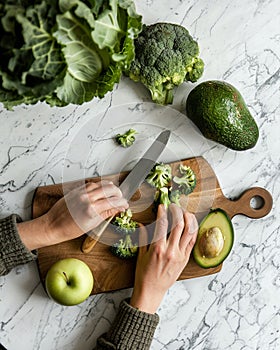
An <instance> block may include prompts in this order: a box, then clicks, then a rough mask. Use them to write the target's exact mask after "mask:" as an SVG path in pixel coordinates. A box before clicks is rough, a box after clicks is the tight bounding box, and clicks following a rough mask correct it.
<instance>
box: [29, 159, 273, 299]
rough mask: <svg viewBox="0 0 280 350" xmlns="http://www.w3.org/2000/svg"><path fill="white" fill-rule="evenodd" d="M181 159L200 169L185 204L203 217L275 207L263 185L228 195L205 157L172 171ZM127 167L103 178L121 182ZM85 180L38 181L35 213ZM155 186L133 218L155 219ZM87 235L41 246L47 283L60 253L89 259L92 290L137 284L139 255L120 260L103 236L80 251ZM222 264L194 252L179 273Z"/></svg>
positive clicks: (136, 202) (135, 202)
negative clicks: (202, 263)
mask: <svg viewBox="0 0 280 350" xmlns="http://www.w3.org/2000/svg"><path fill="white" fill-rule="evenodd" d="M180 163H183V164H185V165H189V166H190V167H191V168H192V169H193V171H194V172H195V174H196V177H197V185H196V188H195V190H194V192H193V193H191V194H190V195H188V196H183V197H182V200H181V204H182V207H183V208H186V209H187V210H189V211H190V212H193V213H194V214H195V215H196V217H197V219H198V221H200V220H201V219H202V218H203V216H204V215H206V214H207V213H208V212H209V210H210V208H222V209H224V210H225V211H226V212H227V213H228V215H229V217H231V218H232V217H234V216H235V215H237V214H242V215H246V216H248V217H250V218H254V219H257V218H261V217H263V216H265V215H267V214H268V213H269V212H270V210H271V208H272V197H271V195H270V193H269V192H268V191H267V190H265V189H263V188H260V187H253V188H250V189H249V190H246V191H245V192H243V193H242V194H241V196H240V197H239V198H237V199H234V200H232V199H228V198H226V197H225V196H224V194H223V192H222V190H221V187H220V185H219V182H218V179H217V177H216V175H215V173H214V171H213V169H212V168H211V166H210V165H209V164H208V162H207V161H206V160H205V159H204V158H203V157H195V158H189V159H184V160H181V161H177V162H172V163H170V165H171V167H172V173H173V175H174V174H175V173H176V171H177V170H178V166H179V164H180ZM126 175H127V173H122V174H115V175H108V176H102V180H105V179H106V180H111V181H113V182H114V183H115V184H119V183H121V181H122V180H123V179H124V178H125V176H126ZM99 180H100V178H99V177H96V178H89V179H86V180H85V181H86V182H88V181H99ZM80 184H81V181H73V182H67V183H64V184H63V185H62V184H55V185H49V186H42V187H38V188H37V189H36V191H35V193H34V197H33V203H32V216H33V218H36V217H38V216H40V215H42V214H44V213H46V212H47V211H48V210H49V209H50V208H51V207H52V205H53V204H54V203H55V202H56V201H57V200H59V199H60V198H61V197H62V196H63V194H64V195H65V194H66V193H67V192H68V191H70V190H71V189H73V188H75V187H76V186H78V185H80ZM153 196H154V190H153V189H152V187H151V186H149V185H148V184H147V183H144V184H142V185H141V186H140V188H139V190H138V191H137V192H136V193H135V195H134V196H133V198H132V199H131V201H130V208H131V209H132V212H133V213H134V216H133V219H134V220H136V221H138V222H141V223H143V224H144V225H147V224H150V223H152V222H154V221H155V214H154V211H153V206H152V204H151V205H149V206H147V203H152V202H153ZM255 197H257V198H258V199H259V200H260V201H261V205H260V206H259V207H258V208H253V207H252V205H251V202H252V199H253V198H255ZM104 234H106V239H108V240H107V242H109V243H110V242H114V241H116V233H115V232H113V230H111V229H110V228H108V229H107V230H106V231H105V232H104V233H103V235H104ZM85 237H86V236H85V235H84V236H82V237H80V238H77V239H74V240H71V241H68V242H64V243H60V244H57V245H53V246H49V247H45V248H41V249H39V252H38V268H39V273H40V278H41V281H42V283H44V280H45V276H46V273H47V271H48V269H49V268H50V266H51V265H52V264H53V263H54V262H56V261H57V260H59V259H62V258H69V257H74V258H78V259H81V260H83V261H85V262H86V263H87V264H88V265H89V267H90V268H91V270H92V273H93V276H94V279H95V283H94V288H93V290H92V294H97V293H102V292H109V291H113V290H119V289H124V288H129V287H132V286H133V281H134V269H135V261H134V260H128V261H126V260H121V259H119V258H117V257H115V256H113V255H112V254H111V252H110V250H109V245H108V244H104V243H101V242H98V243H97V244H96V246H95V247H94V249H93V250H92V251H91V252H90V253H88V254H84V253H83V252H82V251H81V245H82V242H83V241H84V239H85ZM221 268H222V265H219V266H217V267H215V268H209V269H203V268H201V267H199V266H198V265H197V264H196V263H195V262H194V260H193V259H192V258H191V259H190V261H189V263H188V265H187V266H186V268H185V269H184V270H183V272H182V274H181V276H180V277H179V279H181V280H182V279H188V278H193V277H199V276H206V275H210V274H213V273H217V272H219V271H220V270H221Z"/></svg>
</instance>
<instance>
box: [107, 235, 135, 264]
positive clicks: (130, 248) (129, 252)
mask: <svg viewBox="0 0 280 350" xmlns="http://www.w3.org/2000/svg"><path fill="white" fill-rule="evenodd" d="M110 250H111V252H112V253H113V254H114V255H116V256H117V257H119V258H121V259H130V258H133V257H135V256H136V255H137V252H138V246H137V245H136V244H133V242H132V239H131V236H130V235H129V234H126V235H125V236H124V238H121V239H120V240H119V241H118V242H117V243H115V244H113V245H112V246H111V247H110Z"/></svg>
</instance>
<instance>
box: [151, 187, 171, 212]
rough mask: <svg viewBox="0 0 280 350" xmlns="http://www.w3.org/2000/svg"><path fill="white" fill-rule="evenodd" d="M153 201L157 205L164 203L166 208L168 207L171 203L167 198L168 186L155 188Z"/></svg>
mask: <svg viewBox="0 0 280 350" xmlns="http://www.w3.org/2000/svg"><path fill="white" fill-rule="evenodd" d="M154 202H155V205H156V206H158V205H159V204H164V206H165V208H166V209H167V208H168V207H169V205H170V204H171V201H170V199H169V189H168V187H161V188H158V189H157V191H156V193H155V199H154Z"/></svg>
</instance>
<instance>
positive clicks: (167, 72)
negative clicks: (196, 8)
mask: <svg viewBox="0 0 280 350" xmlns="http://www.w3.org/2000/svg"><path fill="white" fill-rule="evenodd" d="M134 43H135V58H134V61H133V62H132V63H131V66H130V69H129V71H128V72H126V73H127V74H128V76H129V77H130V78H131V79H132V80H134V81H136V82H137V81H141V82H142V83H143V84H144V85H145V86H146V87H147V88H148V89H149V90H150V92H151V95H152V100H153V101H154V102H156V103H159V104H169V103H172V102H173V89H174V87H175V86H178V85H180V84H182V83H183V82H184V81H191V82H196V81H197V80H198V79H199V78H200V77H201V76H202V74H203V70H204V63H203V61H202V59H201V58H199V57H198V56H199V46H198V43H197V42H196V41H195V40H194V39H193V38H192V36H191V35H190V34H189V32H188V30H187V29H186V28H184V27H183V26H181V25H178V24H173V23H155V24H153V25H149V26H147V25H143V30H142V32H141V33H140V35H139V36H138V38H137V39H136V40H135V41H134Z"/></svg>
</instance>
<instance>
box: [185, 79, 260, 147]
mask: <svg viewBox="0 0 280 350" xmlns="http://www.w3.org/2000/svg"><path fill="white" fill-rule="evenodd" d="M186 113H187V116H188V117H189V118H190V119H191V120H192V121H193V123H194V124H196V126H197V127H198V128H199V130H200V131H201V133H202V134H203V135H204V136H205V137H206V138H208V139H210V140H213V141H216V142H218V143H220V144H222V145H224V146H226V147H228V148H231V149H233V150H237V151H243V150H246V149H249V148H252V147H254V146H255V145H256V143H257V141H258V138H259V129H258V125H257V124H256V122H255V120H254V118H253V117H252V115H251V113H250V112H249V110H248V107H247V106H246V103H245V101H244V100H243V98H242V96H241V94H240V93H239V91H238V90H237V89H236V88H235V87H234V86H232V85H230V84H229V83H227V82H224V81H217V80H210V81H205V82H202V83H201V84H199V85H197V86H196V87H195V88H194V89H193V90H192V91H191V92H190V94H189V95H188V98H187V101H186Z"/></svg>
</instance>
